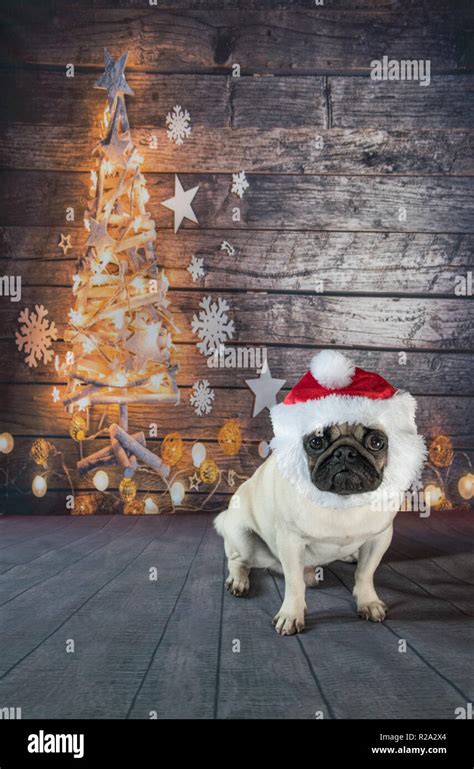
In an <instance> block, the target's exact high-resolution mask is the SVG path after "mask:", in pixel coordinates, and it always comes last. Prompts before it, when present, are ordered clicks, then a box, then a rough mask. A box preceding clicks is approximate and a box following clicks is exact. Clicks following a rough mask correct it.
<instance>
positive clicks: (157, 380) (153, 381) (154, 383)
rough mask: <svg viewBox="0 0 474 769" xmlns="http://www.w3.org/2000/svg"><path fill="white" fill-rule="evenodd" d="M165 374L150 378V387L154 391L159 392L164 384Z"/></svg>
mask: <svg viewBox="0 0 474 769" xmlns="http://www.w3.org/2000/svg"><path fill="white" fill-rule="evenodd" d="M163 377H164V374H153V376H152V377H150V386H151V387H152V388H153V390H159V389H160V387H161V383H162V382H163Z"/></svg>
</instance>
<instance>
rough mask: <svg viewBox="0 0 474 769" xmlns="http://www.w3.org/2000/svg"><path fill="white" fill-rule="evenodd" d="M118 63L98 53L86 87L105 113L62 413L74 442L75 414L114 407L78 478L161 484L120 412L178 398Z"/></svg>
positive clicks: (164, 469) (160, 468)
mask: <svg viewBox="0 0 474 769" xmlns="http://www.w3.org/2000/svg"><path fill="white" fill-rule="evenodd" d="M127 57H128V53H127V54H124V55H123V56H121V57H120V58H119V59H117V61H114V60H113V59H112V57H111V56H110V54H109V53H108V51H107V50H106V51H105V72H104V74H103V75H102V76H101V77H100V78H99V80H98V81H97V83H96V84H95V85H96V87H97V88H103V89H105V90H107V92H108V105H107V107H106V109H105V112H104V134H105V135H104V137H103V138H102V139H101V141H100V142H99V143H98V145H97V146H96V148H95V149H94V153H93V154H94V155H95V156H96V166H97V167H96V169H95V170H93V171H92V172H91V179H92V181H91V189H90V196H91V203H90V205H89V211H88V212H87V213H86V216H85V220H84V221H85V226H86V228H87V230H88V231H89V237H88V239H87V243H86V251H85V253H84V255H83V256H82V257H81V258H80V259H79V263H78V269H77V273H76V274H75V275H74V282H73V293H74V297H75V304H74V307H73V309H72V310H71V312H70V323H69V327H68V329H67V331H66V333H65V339H66V341H67V342H69V343H70V345H71V347H72V351H71V352H72V355H71V353H69V356H68V360H67V365H66V369H65V370H66V371H67V376H68V395H67V398H66V400H65V401H64V403H65V406H67V407H68V409H69V411H70V412H71V413H72V414H73V423H72V426H71V434H73V431H74V430H75V432H76V435H77V433H78V430H77V426H78V423H79V426H80V421H81V412H84V411H86V410H87V409H88V408H89V407H91V406H94V405H99V404H100V405H117V406H118V407H119V419H118V424H115V423H114V424H111V425H110V428H109V429H110V438H111V444H110V445H109V446H108V447H106V448H105V449H103V450H102V451H100V452H96V453H95V454H92V455H91V456H89V457H86V458H84V459H82V460H81V461H80V462H79V463H78V468H79V471H80V472H81V473H85V472H87V471H89V470H92V469H94V468H96V467H99V466H101V465H105V464H112V463H114V462H117V463H118V464H119V465H120V466H121V467H122V468H123V470H124V477H125V478H126V479H130V478H131V477H132V476H133V474H134V472H135V470H136V469H137V464H138V462H141V463H143V464H145V465H147V466H148V467H150V468H152V469H153V470H155V471H156V472H158V473H160V474H161V475H163V476H164V477H166V476H167V474H168V473H169V467H168V466H167V465H165V464H164V463H163V462H162V460H161V459H160V458H159V457H158V456H156V455H155V454H154V453H152V452H151V451H149V450H148V449H147V448H146V447H145V438H144V434H143V433H137V434H135V435H133V436H132V435H130V434H129V433H128V405H129V404H150V403H156V404H158V403H177V402H178V401H179V392H178V388H177V385H176V370H177V365H176V363H175V361H174V354H173V345H172V341H171V331H172V330H177V329H176V327H175V325H174V324H173V321H172V319H171V317H170V314H169V311H168V305H169V301H168V299H167V290H168V280H167V278H166V275H165V274H164V272H163V270H161V269H160V268H159V265H158V260H157V257H156V254H155V249H154V241H155V239H156V231H155V224H154V222H153V220H152V219H151V218H150V214H149V213H147V210H146V203H147V201H148V198H149V195H148V192H147V190H146V184H145V178H144V176H143V174H142V172H141V164H142V163H143V158H142V157H141V156H140V154H139V152H138V151H137V148H136V147H135V146H134V144H133V142H132V138H131V134H130V126H129V122H128V116H127V109H126V106H125V95H126V94H127V95H133V91H132V89H131V88H130V86H129V85H128V83H127V81H126V79H125V75H124V69H125V65H126V62H127ZM74 420H75V422H74ZM74 425H75V426H74ZM79 433H80V430H79ZM73 437H74V435H73ZM80 437H81V436H80Z"/></svg>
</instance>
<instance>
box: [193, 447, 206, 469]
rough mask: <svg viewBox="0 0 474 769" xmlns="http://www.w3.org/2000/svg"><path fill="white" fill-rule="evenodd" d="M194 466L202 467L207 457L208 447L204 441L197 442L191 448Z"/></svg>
mask: <svg viewBox="0 0 474 769" xmlns="http://www.w3.org/2000/svg"><path fill="white" fill-rule="evenodd" d="M191 457H192V460H193V465H194V467H200V466H201V465H202V463H203V462H204V460H205V459H206V447H205V446H204V444H203V443H195V444H194V445H193V447H192V449H191Z"/></svg>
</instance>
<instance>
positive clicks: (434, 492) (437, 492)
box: [425, 483, 444, 507]
mask: <svg viewBox="0 0 474 769" xmlns="http://www.w3.org/2000/svg"><path fill="white" fill-rule="evenodd" d="M425 501H426V504H427V505H430V507H441V505H442V504H443V503H444V495H443V489H442V488H441V486H434V485H433V484H432V483H429V484H428V485H427V486H425Z"/></svg>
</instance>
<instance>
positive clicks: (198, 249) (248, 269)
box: [0, 227, 474, 296]
mask: <svg viewBox="0 0 474 769" xmlns="http://www.w3.org/2000/svg"><path fill="white" fill-rule="evenodd" d="M62 229H67V230H68V228H62ZM59 231H60V228H58V229H56V228H52V227H51V228H47V227H0V272H2V271H3V272H4V273H5V274H11V273H15V274H16V275H21V276H22V280H23V285H24V286H42V285H43V284H44V277H45V273H47V274H48V283H49V285H56V286H71V285H72V276H73V274H74V271H75V263H76V259H77V258H78V256H79V255H80V254H81V253H83V251H84V250H85V242H86V240H87V236H88V234H87V232H86V230H85V229H84V228H81V229H77V228H76V229H74V231H73V233H72V235H71V244H72V251H70V252H68V255H67V257H64V256H63V253H62V251H61V249H59V248H58V242H59ZM227 238H228V240H229V241H230V243H231V245H232V246H233V247H234V248H235V255H234V256H230V255H229V254H228V253H227V251H226V250H222V248H221V246H222V243H223V241H224V240H226V239H227ZM473 250H474V235H471V234H456V235H451V234H443V233H440V234H437V233H432V234H420V233H394V232H389V233H377V232H271V231H252V232H239V231H235V230H233V231H232V232H231V233H229V234H228V235H227V233H226V231H224V230H223V231H222V232H216V231H213V230H202V229H196V230H185V231H183V232H181V233H180V234H179V237H176V236H175V235H174V233H172V232H170V231H169V230H160V232H159V233H158V236H157V240H156V252H157V254H158V255H159V258H160V264H161V265H162V266H163V267H164V269H165V270H166V274H167V276H168V278H169V280H170V283H171V287H172V288H173V289H174V288H193V289H196V290H198V289H199V290H200V289H203V288H204V289H206V290H210V289H216V290H217V289H219V290H222V289H235V290H242V289H245V290H274V291H285V290H288V291H301V292H308V291H311V290H312V289H313V288H314V287H315V286H316V285H317V281H318V280H319V281H323V284H322V290H323V292H339V293H343V292H350V293H353V292H356V293H368V294H378V293H380V294H425V295H429V296H436V295H438V294H448V295H451V296H453V295H454V288H455V286H456V281H457V276H460V275H466V273H467V272H468V271H469V269H471V267H472V264H473V257H472V254H473ZM192 254H197V255H199V256H200V257H202V258H203V260H204V269H205V271H206V275H205V277H204V278H203V279H200V280H198V281H197V282H196V283H194V282H193V280H192V278H191V275H190V274H189V272H188V271H187V266H188V264H189V261H190V259H191V256H192ZM9 260H10V261H9Z"/></svg>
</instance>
